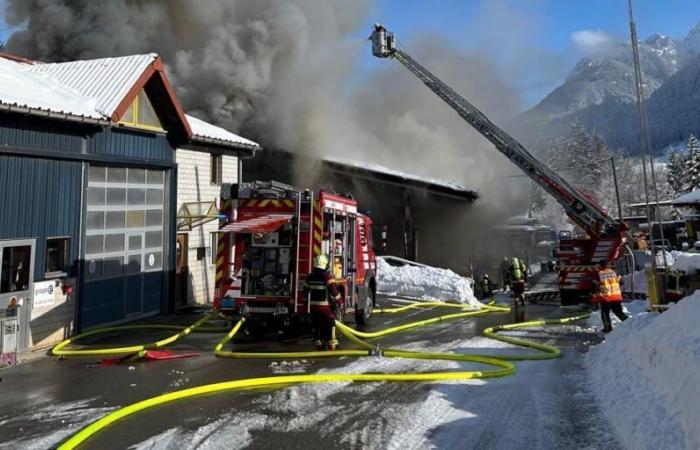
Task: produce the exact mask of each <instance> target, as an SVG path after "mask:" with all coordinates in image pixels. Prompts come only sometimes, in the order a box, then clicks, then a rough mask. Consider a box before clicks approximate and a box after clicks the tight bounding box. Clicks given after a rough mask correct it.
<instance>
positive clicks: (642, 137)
mask: <svg viewBox="0 0 700 450" xmlns="http://www.w3.org/2000/svg"><path fill="white" fill-rule="evenodd" d="M627 5H628V10H629V20H630V38H631V40H632V56H633V57H634V80H635V90H636V94H637V109H638V113H639V141H640V144H641V147H642V148H641V150H642V174H643V178H644V198H645V205H646V213H647V223H649V237H650V238H651V253H652V256H651V267H652V269H653V270H654V285H655V288H656V293H657V298H659V299H661V300H662V302H663V299H664V290H663V289H659V277H658V271H657V264H656V244H655V243H654V221H653V217H652V214H651V207H650V205H649V181H648V176H647V156H648V157H649V160H650V163H651V179H652V183H653V189H654V195H655V200H656V210H657V212H660V210H659V196H658V192H657V189H656V176H655V170H654V159H653V158H652V157H651V148H650V147H651V146H650V143H649V129H648V127H647V117H646V111H645V108H644V89H643V88H644V84H643V81H642V69H641V64H640V62H639V44H638V41H637V26H636V25H635V23H634V15H633V14H632V0H627ZM659 231H660V235H661V243H662V245H663V243H664V242H665V239H664V228H663V224H662V223H661V221H659ZM662 254H663V261H664V270H666V267H667V263H666V250H665V249H663V247H662Z"/></svg>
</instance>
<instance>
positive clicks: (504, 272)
mask: <svg viewBox="0 0 700 450" xmlns="http://www.w3.org/2000/svg"><path fill="white" fill-rule="evenodd" d="M499 271H500V272H501V289H502V290H503V292H508V291H509V290H510V263H509V262H508V257H507V256H504V257H503V261H501V265H500V267H499Z"/></svg>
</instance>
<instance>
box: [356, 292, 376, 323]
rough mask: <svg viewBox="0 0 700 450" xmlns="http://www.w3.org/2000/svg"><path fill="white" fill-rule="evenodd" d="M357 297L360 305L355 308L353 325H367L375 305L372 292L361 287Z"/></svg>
mask: <svg viewBox="0 0 700 450" xmlns="http://www.w3.org/2000/svg"><path fill="white" fill-rule="evenodd" d="M370 285H371V284H370ZM358 297H359V298H358V301H359V302H360V304H359V305H357V308H355V323H356V324H357V325H360V326H365V325H369V323H370V321H371V320H372V311H373V310H374V305H375V293H374V290H373V289H372V288H371V287H369V286H362V287H361V288H360V292H359V295H358Z"/></svg>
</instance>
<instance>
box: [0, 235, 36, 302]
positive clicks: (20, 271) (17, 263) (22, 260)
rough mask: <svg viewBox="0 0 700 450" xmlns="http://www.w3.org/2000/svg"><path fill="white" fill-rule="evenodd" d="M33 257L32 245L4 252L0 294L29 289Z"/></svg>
mask: <svg viewBox="0 0 700 450" xmlns="http://www.w3.org/2000/svg"><path fill="white" fill-rule="evenodd" d="M31 257H32V246H31V245H19V246H17V247H5V248H4V249H3V250H2V270H0V294H8V293H10V292H17V291H26V290H27V289H29V270H30V267H29V266H30V264H31Z"/></svg>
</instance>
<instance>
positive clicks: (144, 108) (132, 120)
mask: <svg viewBox="0 0 700 450" xmlns="http://www.w3.org/2000/svg"><path fill="white" fill-rule="evenodd" d="M119 123H120V124H122V125H127V126H130V127H134V128H143V129H146V130H152V131H164V130H163V125H161V123H160V120H159V119H158V114H156V111H155V109H153V104H152V103H151V101H150V100H149V98H148V95H146V92H144V90H143V89H141V91H139V93H138V95H137V96H136V98H134V101H133V102H131V105H130V106H129V109H127V110H126V112H125V113H124V115H123V116H122V120H121V121H120V122H119Z"/></svg>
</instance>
